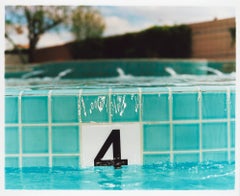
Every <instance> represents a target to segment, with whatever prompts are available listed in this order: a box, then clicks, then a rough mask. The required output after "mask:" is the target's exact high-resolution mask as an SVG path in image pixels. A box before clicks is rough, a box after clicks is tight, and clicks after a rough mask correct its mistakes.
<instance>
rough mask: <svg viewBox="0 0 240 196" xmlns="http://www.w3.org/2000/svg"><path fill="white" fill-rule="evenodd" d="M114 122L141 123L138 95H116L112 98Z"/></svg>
mask: <svg viewBox="0 0 240 196" xmlns="http://www.w3.org/2000/svg"><path fill="white" fill-rule="evenodd" d="M111 114H112V121H113V122H129V121H131V122H137V121H139V96H138V94H116V95H112V96H111Z"/></svg>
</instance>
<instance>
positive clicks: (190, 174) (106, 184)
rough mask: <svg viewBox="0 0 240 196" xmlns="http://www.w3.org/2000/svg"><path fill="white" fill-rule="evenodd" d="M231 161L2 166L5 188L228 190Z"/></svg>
mask: <svg viewBox="0 0 240 196" xmlns="http://www.w3.org/2000/svg"><path fill="white" fill-rule="evenodd" d="M234 175H235V164H234V163H227V162H204V163H174V164H173V163H169V162H162V163H158V164H152V165H128V166H122V167H121V168H120V169H114V167H112V166H108V167H104V166H100V167H86V168H72V167H53V168H48V167H29V168H22V169H19V168H6V169H5V188H6V189H26V190H37V189H38V190H62V189H65V190H80V189H81V190H230V189H234Z"/></svg>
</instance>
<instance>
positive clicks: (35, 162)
mask: <svg viewBox="0 0 240 196" xmlns="http://www.w3.org/2000/svg"><path fill="white" fill-rule="evenodd" d="M22 166H23V167H48V166H49V160H48V157H23V159H22Z"/></svg>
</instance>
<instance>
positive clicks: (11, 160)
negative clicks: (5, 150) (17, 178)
mask: <svg viewBox="0 0 240 196" xmlns="http://www.w3.org/2000/svg"><path fill="white" fill-rule="evenodd" d="M5 167H16V168H19V160H18V158H17V157H6V158H5Z"/></svg>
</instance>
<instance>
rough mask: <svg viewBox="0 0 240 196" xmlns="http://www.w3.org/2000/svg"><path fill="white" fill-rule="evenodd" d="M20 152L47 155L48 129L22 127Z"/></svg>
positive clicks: (43, 127)
mask: <svg viewBox="0 0 240 196" xmlns="http://www.w3.org/2000/svg"><path fill="white" fill-rule="evenodd" d="M22 150H23V153H47V152H48V127H45V126H38V127H23V128H22Z"/></svg>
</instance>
